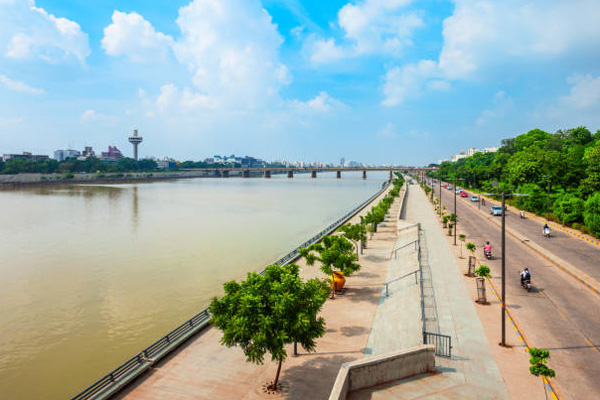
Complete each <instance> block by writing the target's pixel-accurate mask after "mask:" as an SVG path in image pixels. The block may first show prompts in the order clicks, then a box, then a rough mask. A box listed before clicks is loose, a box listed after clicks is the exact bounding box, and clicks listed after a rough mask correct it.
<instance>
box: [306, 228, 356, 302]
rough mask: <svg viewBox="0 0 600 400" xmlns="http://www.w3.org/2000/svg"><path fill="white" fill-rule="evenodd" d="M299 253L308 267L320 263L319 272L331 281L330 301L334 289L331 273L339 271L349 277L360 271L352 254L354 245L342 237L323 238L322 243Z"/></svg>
mask: <svg viewBox="0 0 600 400" xmlns="http://www.w3.org/2000/svg"><path fill="white" fill-rule="evenodd" d="M299 253H300V255H301V256H303V257H305V258H306V264H307V265H309V266H312V265H314V264H315V261H319V262H320V263H321V271H323V273H324V274H326V275H329V276H330V279H331V298H332V299H333V298H335V289H336V285H335V277H334V276H333V272H334V271H340V272H341V273H342V274H344V275H345V276H350V275H352V273H354V272H355V271H358V270H359V269H360V265H359V264H358V263H356V260H357V259H358V257H357V256H356V254H354V245H353V244H352V243H350V242H349V241H348V240H347V239H346V238H344V237H342V236H332V235H328V236H325V237H324V238H323V241H322V243H315V244H311V245H310V246H308V247H307V248H304V249H300V251H299ZM315 253H317V254H318V256H317V255H316V254H315Z"/></svg>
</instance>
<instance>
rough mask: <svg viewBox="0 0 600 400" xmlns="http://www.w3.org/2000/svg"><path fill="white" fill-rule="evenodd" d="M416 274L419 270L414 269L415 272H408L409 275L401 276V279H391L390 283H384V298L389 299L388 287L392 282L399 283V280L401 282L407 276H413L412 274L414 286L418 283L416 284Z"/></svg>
mask: <svg viewBox="0 0 600 400" xmlns="http://www.w3.org/2000/svg"><path fill="white" fill-rule="evenodd" d="M418 272H419V270H418V269H416V270H414V271H412V272H409V273H408V274H406V275H402V276H401V277H399V278H396V279H392V280H391V281H389V282H385V283H384V285H385V297H389V292H388V285H389V284H390V283H394V282H397V281H399V280H402V279H404V278H406V277H407V276H411V275H413V274H414V275H415V285H416V284H417V283H418V282H417V273H418Z"/></svg>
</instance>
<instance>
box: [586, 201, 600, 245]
mask: <svg viewBox="0 0 600 400" xmlns="http://www.w3.org/2000/svg"><path fill="white" fill-rule="evenodd" d="M583 222H584V224H585V225H586V226H587V227H588V228H590V230H591V231H592V234H593V235H594V236H596V237H600V192H597V193H595V194H594V195H593V196H591V197H589V198H588V199H587V201H586V202H585V208H584V211H583Z"/></svg>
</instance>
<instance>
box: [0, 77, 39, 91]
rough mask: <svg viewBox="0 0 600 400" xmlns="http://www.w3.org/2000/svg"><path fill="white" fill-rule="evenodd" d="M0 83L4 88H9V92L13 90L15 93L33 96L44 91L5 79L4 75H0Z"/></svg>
mask: <svg viewBox="0 0 600 400" xmlns="http://www.w3.org/2000/svg"><path fill="white" fill-rule="evenodd" d="M0 83H2V84H3V85H4V86H6V87H7V88H9V89H10V90H13V91H15V92H20V93H27V94H35V95H38V94H42V93H44V90H42V89H38V88H34V87H32V86H29V85H27V84H26V83H23V82H19V81H14V80H12V79H10V78H9V77H7V76H6V75H0Z"/></svg>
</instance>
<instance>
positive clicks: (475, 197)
mask: <svg viewBox="0 0 600 400" xmlns="http://www.w3.org/2000/svg"><path fill="white" fill-rule="evenodd" d="M471 201H479V197H478V196H475V195H473V196H471Z"/></svg>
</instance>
